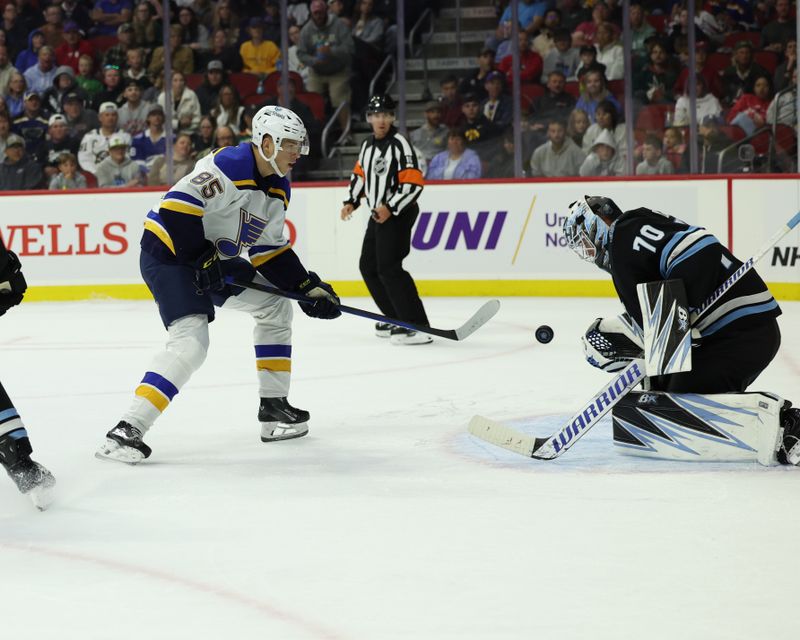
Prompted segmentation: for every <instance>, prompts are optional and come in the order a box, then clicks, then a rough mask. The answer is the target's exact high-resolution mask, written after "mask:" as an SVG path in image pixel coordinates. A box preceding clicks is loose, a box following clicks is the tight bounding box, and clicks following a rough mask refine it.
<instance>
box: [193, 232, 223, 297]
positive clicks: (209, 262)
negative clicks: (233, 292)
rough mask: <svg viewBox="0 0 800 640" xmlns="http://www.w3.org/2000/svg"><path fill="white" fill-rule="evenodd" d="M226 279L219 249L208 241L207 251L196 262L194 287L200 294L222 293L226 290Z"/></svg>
mask: <svg viewBox="0 0 800 640" xmlns="http://www.w3.org/2000/svg"><path fill="white" fill-rule="evenodd" d="M224 278H225V275H224V274H223V273H222V263H221V262H220V259H219V256H218V255H217V248H216V247H215V246H214V245H213V244H212V243H211V242H208V241H206V250H205V251H203V253H201V254H200V257H199V258H197V260H195V261H194V286H195V287H197V291H198V292H199V293H208V292H211V291H222V289H224V288H225V280H224Z"/></svg>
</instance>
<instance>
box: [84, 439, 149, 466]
mask: <svg viewBox="0 0 800 640" xmlns="http://www.w3.org/2000/svg"><path fill="white" fill-rule="evenodd" d="M94 457H95V458H97V459H98V460H111V461H113V462H122V463H124V464H129V465H136V464H139V463H140V462H141V461H142V460H144V454H143V453H142V452H141V451H139V450H138V449H134V448H133V447H124V446H122V445H121V444H119V442H116V441H114V440H111V439H110V438H107V439H106V441H105V444H104V445H103V446H102V447H100V448H99V449H98V450H97V452H96V453H95V454H94Z"/></svg>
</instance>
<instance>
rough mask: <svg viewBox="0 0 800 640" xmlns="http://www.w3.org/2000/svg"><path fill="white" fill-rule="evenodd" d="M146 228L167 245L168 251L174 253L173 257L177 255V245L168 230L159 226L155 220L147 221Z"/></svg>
mask: <svg viewBox="0 0 800 640" xmlns="http://www.w3.org/2000/svg"><path fill="white" fill-rule="evenodd" d="M144 228H145V229H147V230H148V231H152V232H153V233H155V234H156V236H157V237H158V239H159V240H161V242H163V243H164V244H165V245H167V249H169V250H170V251H172V255H175V245H174V244H173V242H172V238H170V237H169V234H168V233H167V231H166V229H164V227H162V226H161V225H160V224H158V223H157V222H156V221H155V220H149V219H148V220H145V223H144Z"/></svg>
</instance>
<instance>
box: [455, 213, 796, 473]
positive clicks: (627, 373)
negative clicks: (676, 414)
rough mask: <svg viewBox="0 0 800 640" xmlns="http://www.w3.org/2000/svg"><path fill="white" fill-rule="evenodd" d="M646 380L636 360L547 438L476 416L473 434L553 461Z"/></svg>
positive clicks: (734, 277)
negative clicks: (537, 436)
mask: <svg viewBox="0 0 800 640" xmlns="http://www.w3.org/2000/svg"><path fill="white" fill-rule="evenodd" d="M798 224H800V212H798V213H796V214H795V215H794V216H793V217H792V218H791V220H789V222H787V223H786V224H785V225H783V226H782V227H781V228H780V229H778V231H776V232H775V234H774V235H773V236H772V237H771V238H770V239H769V240H767V242H765V243H764V245H762V247H761V248H760V249H759V250H758V251H757V252H756V253H755V254H753V255H752V256H751V257H750V258H748V260H747V261H746V262H745V263H743V264H742V266H741V267H739V268H738V269H737V270H736V271H734V272H733V273H732V274H731V275H730V276H728V278H727V279H726V280H725V282H723V283H722V284H721V285H720V286H719V287H717V288H716V289H715V290H714V292H713V293H712V294H711V295H710V296H709V297H708V298H707V299H706V300H705V302H703V304H701V305H700V306H699V307H698V308H697V310H696V311H695V313H693V314H692V316H691V320H692V324H694V323H696V322H697V320H698V319H700V318H701V317H702V316H703V315H705V313H706V312H707V311H708V310H709V309H711V308H712V307H713V306H714V304H715V303H716V302H717V300H719V299H720V297H721V296H722V294H724V293H725V292H726V291H727V290H728V289H729V288H730V287H732V286H733V285H734V284H736V282H738V281H739V280H740V279H741V277H742V276H743V275H744V274H745V273H747V272H748V271H750V270H751V269H752V268H753V267H754V265H755V263H756V262H758V261H759V260H760V259H761V258H762V257H764V255H765V254H766V253H767V252H768V251H769V250H770V249H771V248H772V246H773V245H775V244H776V243H777V242H778V241H779V240H780V239H781V238H783V236H785V235H786V234H787V233H789V232H790V231H791V230H792V229H794V228H795V227H796V226H797V225H798ZM644 377H645V374H644V364H643V361H642V360H638V359H637V360H632V361H631V363H630V364H629V365H628V366H627V367H625V368H624V369H623V370H622V371H620V372H619V373H618V374H617V375H616V376H614V378H612V380H611V382H609V383H608V384H606V385H604V386H603V388H602V389H601V390H600V391H599V392H598V393H597V394H596V395H595V396H594V397H593V398H592V399H591V400H589V402H587V403H586V404H585V405H584V406H583V407H582V408H581V410H580V411H578V412H577V413H575V414H574V415H573V416H572V417H570V419H569V420H568V421H567V423H566V424H565V425H564V426H563V427H561V429H559V430H558V431H556V432H555V433H554V434H553V435H551V436H549V437H547V438H536V437H534V436H530V435H527V434H525V433H521V432H519V431H517V430H516V429H513V428H512V427H509V426H508V425H505V424H503V423H501V422H495V421H494V420H491V419H489V418H484V417H483V416H474V417H473V418H472V420H470V423H469V432H470V433H471V434H472V435H474V436H477V437H478V438H480V439H481V440H485V441H486V442H489V443H491V444H494V445H497V446H498V447H502V448H503V449H508V450H509V451H513V452H515V453H519V454H521V455H523V456H526V457H528V458H536V459H537V460H553V459H555V458H558V457H559V456H560V455H561V454H563V453H564V452H565V451H567V450H568V449H569V448H570V447H572V446H573V445H574V444H575V443H576V442H577V441H578V440H579V439H580V438H581V437H582V436H583V435H584V434H585V433H586V432H587V431H589V429H591V428H592V427H593V426H594V425H596V424H597V423H598V422H599V421H600V419H601V418H602V417H603V416H604V415H606V414H607V413H608V412H609V411H610V410H611V409H612V408H613V407H614V405H615V404H617V402H619V401H620V400H621V399H622V398H623V397H624V396H625V395H626V394H627V393H628V392H629V391H631V390H632V389H633V388H634V387H636V385H638V384H639V382H641V381H642V379H643V378H644Z"/></svg>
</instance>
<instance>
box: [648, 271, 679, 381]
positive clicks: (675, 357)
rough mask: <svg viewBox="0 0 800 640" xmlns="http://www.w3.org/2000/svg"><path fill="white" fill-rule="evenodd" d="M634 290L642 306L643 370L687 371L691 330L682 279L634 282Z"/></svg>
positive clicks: (651, 373) (650, 372)
mask: <svg viewBox="0 0 800 640" xmlns="http://www.w3.org/2000/svg"><path fill="white" fill-rule="evenodd" d="M636 293H637V294H638V296H639V305H640V307H641V310H642V330H643V332H644V368H645V373H646V374H647V375H648V376H661V375H668V374H671V373H679V372H681V371H691V369H692V330H691V325H690V322H689V303H688V299H687V297H686V289H685V288H684V286H683V282H682V281H681V280H663V281H657V282H645V283H642V284H639V285H637V286H636Z"/></svg>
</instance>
